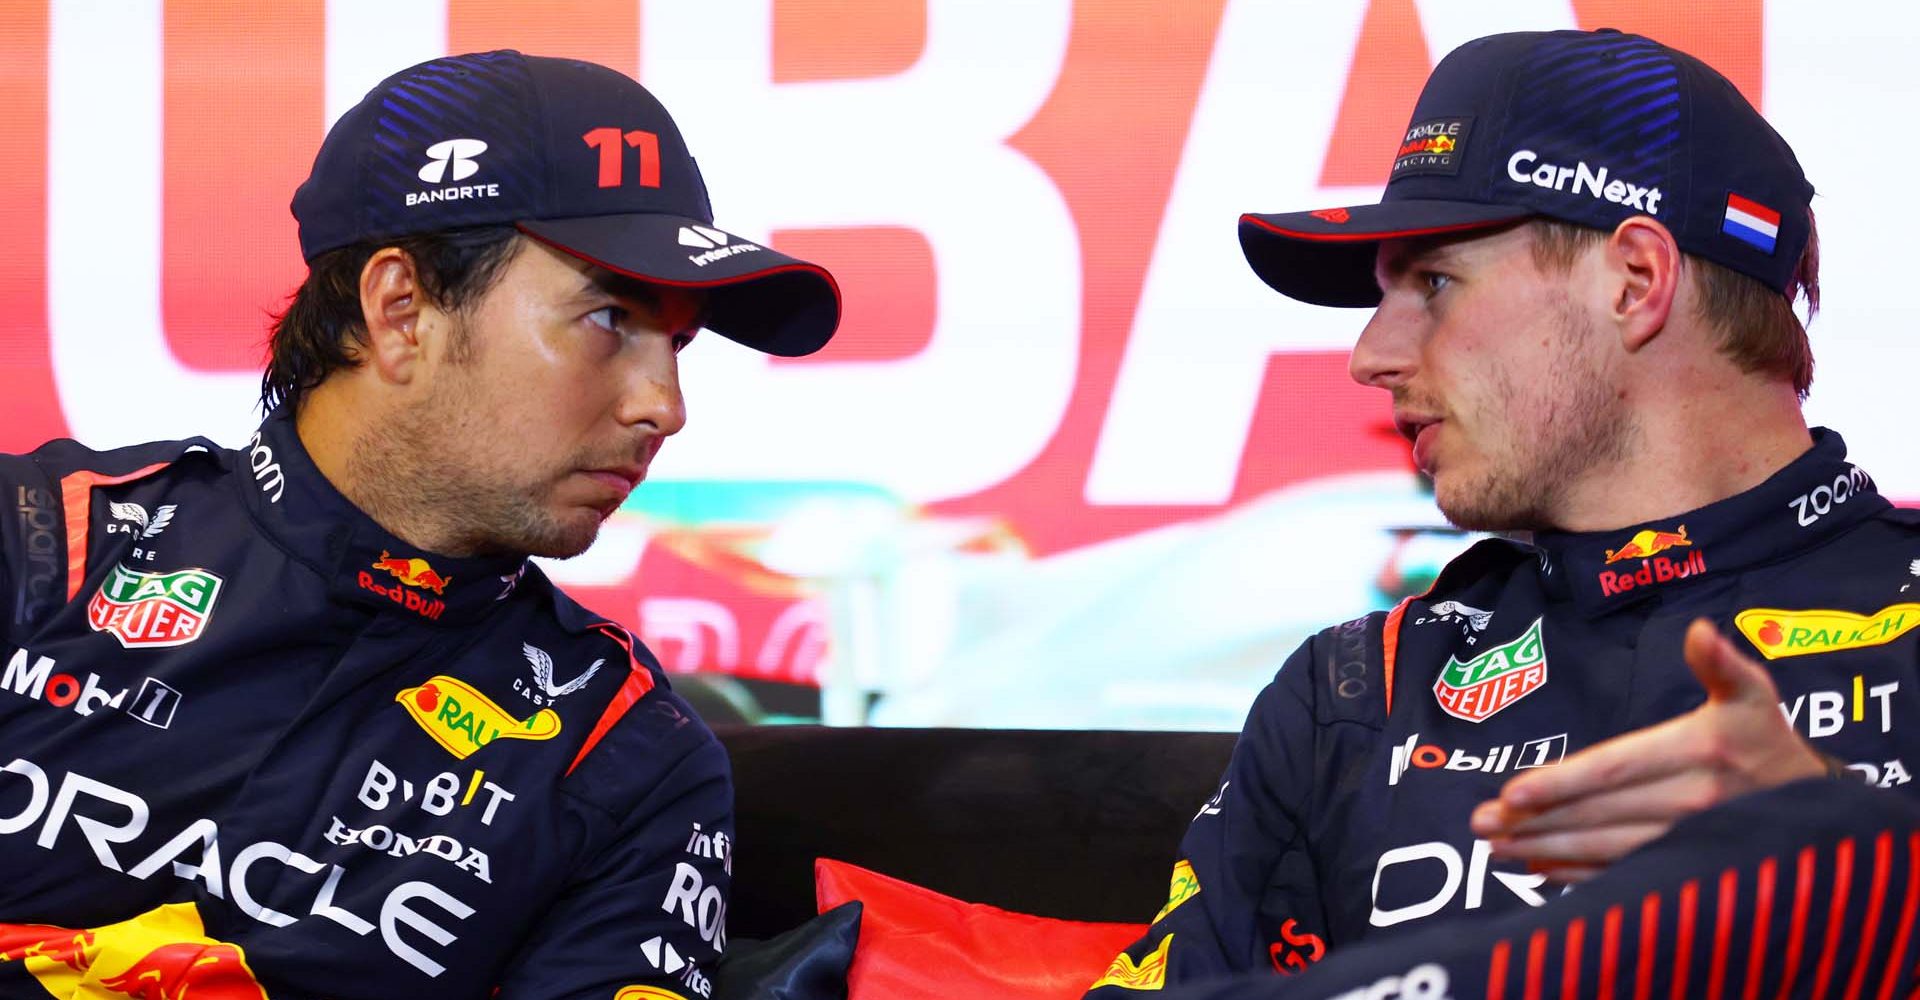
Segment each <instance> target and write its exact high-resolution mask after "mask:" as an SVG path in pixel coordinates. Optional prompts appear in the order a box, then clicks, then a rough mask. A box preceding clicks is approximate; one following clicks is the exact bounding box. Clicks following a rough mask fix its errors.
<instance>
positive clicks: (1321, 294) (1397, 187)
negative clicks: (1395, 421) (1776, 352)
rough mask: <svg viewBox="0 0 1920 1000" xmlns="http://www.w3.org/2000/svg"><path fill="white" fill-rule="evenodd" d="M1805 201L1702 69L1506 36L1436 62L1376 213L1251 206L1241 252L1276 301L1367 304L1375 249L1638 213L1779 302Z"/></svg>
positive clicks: (1580, 34)
mask: <svg viewBox="0 0 1920 1000" xmlns="http://www.w3.org/2000/svg"><path fill="white" fill-rule="evenodd" d="M1812 198H1813V186H1812V185H1811V184H1808V183H1807V179H1806V176H1805V174H1803V173H1802V172H1801V170H1800V162H1799V160H1797V159H1795V158H1794V155H1793V150H1792V149H1791V148H1789V147H1788V146H1787V143H1786V140H1784V139H1782V138H1780V136H1779V134H1778V133H1776V132H1775V131H1774V130H1773V127H1772V126H1770V125H1768V124H1767V121H1766V119H1764V118H1762V117H1760V113H1759V112H1758V111H1755V110H1754V108H1753V105H1751V104H1748V103H1747V100H1746V98H1744V97H1742V96H1741V95H1740V91H1739V90H1738V89H1737V88H1735V87H1734V85H1733V84H1732V83H1730V82H1728V80H1727V78H1726V77H1724V76H1721V75H1720V74H1719V73H1718V72H1716V71H1715V70H1714V69H1713V68H1712V67H1711V66H1708V65H1707V64H1706V63H1703V62H1701V61H1700V60H1698V59H1695V58H1694V57H1692V56H1690V55H1687V54H1686V53H1685V52H1681V51H1679V50H1677V49H1671V48H1668V47H1667V46H1665V45H1661V44H1660V43H1659V42H1656V41H1653V40H1652V39H1648V38H1642V37H1640V36H1639V35H1630V34H1625V33H1622V32H1619V31H1614V30H1612V29H1602V30H1600V31H1593V32H1586V31H1551V32H1515V33H1512V34H1504V35H1489V36H1487V37H1485V38H1477V39H1475V40H1473V41H1471V42H1468V43H1466V44H1465V45H1462V46H1460V47H1459V48H1457V49H1455V50H1453V51H1452V52H1450V53H1448V54H1447V57H1446V58H1445V59H1442V60H1441V61H1440V65H1439V66H1437V67H1435V68H1434V71H1433V76H1431V77H1429V78H1428V80H1427V85H1426V89H1424V90H1422V91H1421V92H1420V100H1419V102H1418V103H1417V104H1416V105H1415V106H1414V111H1413V120H1412V121H1411V122H1410V123H1409V124H1408V126H1407V131H1406V135H1405V137H1404V138H1403V139H1402V140H1401V143H1400V148H1399V151H1398V153H1397V154H1396V155H1395V157H1394V160H1393V169H1392V171H1391V173H1390V175H1389V177H1388V180H1387V187H1386V191H1385V193H1384V194H1382V195H1381V198H1380V201H1379V203H1378V204H1373V205H1350V206H1346V207H1344V208H1326V209H1320V210H1317V211H1312V212H1293V213H1286V214H1280V215H1257V214H1252V213H1249V214H1247V215H1243V216H1241V217H1240V247H1241V249H1242V250H1243V251H1245V253H1246V255H1247V263H1249V264H1251V265H1252V266H1253V270H1254V273H1256V274H1258V275H1259V276H1260V278H1261V280H1263V281H1265V282H1266V283H1267V284H1269V285H1271V286H1273V288H1274V289H1276V290H1277V291H1279V292H1280V293H1282V294H1284V295H1287V296H1290V297H1292V298H1296V299H1299V300H1301V301H1303V302H1311V303H1314V304H1316V305H1327V306H1374V305H1378V304H1379V303H1380V289H1379V287H1378V286H1377V285H1376V284H1375V282H1374V277H1373V264H1374V255H1375V251H1376V249H1377V248H1378V246H1379V243H1380V241H1381V240H1387V239H1405V238H1410V237H1418V236H1433V235H1440V234H1447V233H1468V232H1473V231H1475V230H1481V229H1491V228H1495V227H1498V226H1503V225H1507V224H1510V223H1513V222H1516V221H1519V220H1521V219H1527V218H1531V217H1534V216H1549V217H1551V218H1555V219H1560V220H1563V221H1566V222H1571V223H1575V224H1577V225H1582V226H1589V227H1592V228H1595V229H1601V230H1606V231H1612V230H1613V229H1614V227H1616V226H1618V225H1619V224H1620V223H1621V222H1622V221H1624V220H1625V219H1628V218H1630V217H1632V216H1635V215H1647V216H1652V217H1653V218H1655V219H1657V220H1659V221H1660V223H1661V224H1663V225H1665V226H1666V227H1667V229H1668V230H1670V231H1672V233H1673V236H1674V240H1675V241H1676V242H1678V243H1679V245H1680V249H1681V250H1683V251H1685V252H1687V253H1690V254H1693V255H1695V256H1697V257H1701V258H1704V259H1706V260H1710V261H1713V262H1714V263H1716V264H1720V265H1722V266H1724V267H1727V268H1731V269H1732V270H1734V271H1738V272H1739V273H1741V274H1745V275H1750V276H1752V277H1754V278H1758V279H1759V280H1761V281H1762V282H1765V283H1766V285H1767V286H1768V287H1770V288H1772V289H1774V290H1775V291H1778V292H1781V293H1782V294H1785V293H1786V291H1787V289H1788V288H1789V287H1791V284H1792V280H1793V275H1794V271H1795V268H1796V266H1797V265H1798V263H1799V260H1800V252H1801V251H1802V250H1803V249H1804V248H1805V247H1806V245H1807V235H1808V230H1809V227H1810V223H1809V221H1808V202H1809V201H1810V200H1811V199H1812Z"/></svg>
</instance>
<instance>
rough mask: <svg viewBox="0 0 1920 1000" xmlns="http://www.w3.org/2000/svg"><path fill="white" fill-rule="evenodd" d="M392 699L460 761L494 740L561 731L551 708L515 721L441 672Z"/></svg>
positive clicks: (548, 735)
mask: <svg viewBox="0 0 1920 1000" xmlns="http://www.w3.org/2000/svg"><path fill="white" fill-rule="evenodd" d="M394 700H395V701H397V702H399V703H400V704H401V705H402V706H404V707H405V708H406V710H407V714H408V715H411V716H413V721H415V722H417V723H419V724H420V728H421V729H424V730H426V731H427V735H428V736H431V737H433V740H434V742H436V743H438V744H440V745H441V746H442V747H443V748H445V749H446V751H447V752H448V753H450V754H452V755H454V756H455V757H458V758H460V759H461V760H466V759H467V757H468V756H470V755H472V753H473V752H474V751H475V750H478V749H480V748H481V747H483V746H486V745H487V744H489V743H492V742H493V741H494V740H499V739H508V740H549V739H552V738H553V737H555V736H557V735H559V733H560V716H559V714H558V713H556V712H555V711H554V710H553V709H551V708H543V709H541V710H540V711H538V712H535V713H534V714H532V715H530V716H528V717H527V718H525V719H515V718H514V717H513V716H511V715H508V714H507V711H506V709H504V708H501V707H500V706H499V705H496V704H494V701H493V699H492V698H489V697H487V696H486V695H484V694H481V693H480V692H479V691H477V690H475V689H474V687H473V685H471V684H468V683H467V682H466V681H463V680H460V679H458V678H454V677H448V676H447V675H445V674H441V675H439V676H437V677H434V678H433V679H431V680H429V681H427V682H426V683H425V684H422V685H420V686H419V687H410V688H408V689H406V690H405V691H402V692H400V693H399V694H398V695H395V696H394Z"/></svg>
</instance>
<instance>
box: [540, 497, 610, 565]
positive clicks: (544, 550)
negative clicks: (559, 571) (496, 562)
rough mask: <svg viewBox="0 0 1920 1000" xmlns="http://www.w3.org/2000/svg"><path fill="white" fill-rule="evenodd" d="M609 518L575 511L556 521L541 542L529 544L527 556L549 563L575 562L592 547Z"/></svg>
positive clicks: (589, 511)
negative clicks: (565, 560)
mask: <svg viewBox="0 0 1920 1000" xmlns="http://www.w3.org/2000/svg"><path fill="white" fill-rule="evenodd" d="M606 517H607V515H605V514H603V513H601V512H600V511H598V510H590V509H589V510H574V511H568V512H567V514H565V515H564V516H561V517H559V518H556V519H555V520H554V521H553V523H552V524H550V525H548V526H547V530H546V531H543V532H541V533H540V536H539V537H538V538H531V539H528V540H527V541H526V544H525V546H524V547H525V549H526V554H527V555H530V556H541V557H543V558H547V559H571V558H573V557H574V556H577V555H579V554H580V553H582V552H585V551H587V549H588V548H590V547H592V545H593V542H594V539H596V538H598V537H600V525H601V523H602V522H603V521H605V520H606Z"/></svg>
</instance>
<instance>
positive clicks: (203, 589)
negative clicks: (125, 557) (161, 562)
mask: <svg viewBox="0 0 1920 1000" xmlns="http://www.w3.org/2000/svg"><path fill="white" fill-rule="evenodd" d="M221 582H222V581H221V579H220V577H218V576H216V575H214V574H213V573H209V572H207V571H206V570H204V569H182V570H175V571H173V572H171V573H148V572H144V571H141V570H137V569H129V568H128V567H127V566H126V565H125V564H124V563H122V564H119V565H116V566H114V567H113V570H112V571H111V572H109V573H108V574H107V578H106V580H105V581H103V582H102V583H101V584H100V589H99V590H98V591H96V592H95V593H94V595H93V599H92V600H90V601H88V602H87V624H88V625H90V626H92V627H93V630H94V631H95V632H106V633H108V634H110V635H112V636H113V637H114V638H115V639H118V640H120V645H122V646H124V647H126V648H128V649H136V648H144V647H149V646H182V645H185V644H187V643H189V642H192V641H193V640H195V639H198V638H200V633H201V632H202V631H204V630H205V629H206V626H207V622H208V621H210V620H212V618H213V605H214V602H215V601H216V600H218V599H219V597H220V584H221Z"/></svg>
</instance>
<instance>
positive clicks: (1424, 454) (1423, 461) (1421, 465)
mask: <svg viewBox="0 0 1920 1000" xmlns="http://www.w3.org/2000/svg"><path fill="white" fill-rule="evenodd" d="M1393 423H1394V427H1395V428H1396V429H1398V430H1399V431H1400V436H1402V437H1404V438H1406V439H1407V440H1409V441H1411V442H1413V464H1414V467H1415V468H1417V469H1419V470H1420V471H1421V472H1424V473H1426V474H1428V475H1432V474H1433V449H1434V447H1435V445H1434V441H1435V438H1436V437H1437V436H1438V433H1439V429H1440V423H1441V421H1440V419H1439V418H1438V417H1395V418H1394V421H1393Z"/></svg>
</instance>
